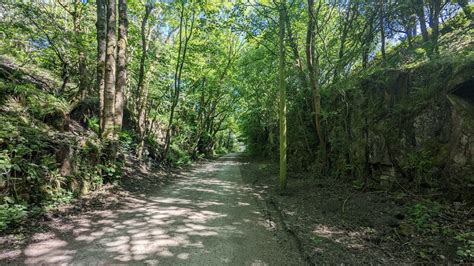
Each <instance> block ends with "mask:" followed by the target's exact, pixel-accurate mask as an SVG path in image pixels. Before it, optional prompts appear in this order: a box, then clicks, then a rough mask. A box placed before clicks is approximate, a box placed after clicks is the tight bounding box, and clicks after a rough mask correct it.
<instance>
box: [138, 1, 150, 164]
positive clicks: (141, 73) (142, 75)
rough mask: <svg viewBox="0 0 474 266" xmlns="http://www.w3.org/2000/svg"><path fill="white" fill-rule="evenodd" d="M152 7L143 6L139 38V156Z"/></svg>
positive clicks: (143, 144) (143, 137)
mask: <svg viewBox="0 0 474 266" xmlns="http://www.w3.org/2000/svg"><path fill="white" fill-rule="evenodd" d="M152 9H153V6H152V5H151V4H147V5H146V6H145V16H144V17H143V19H142V25H141V38H142V55H141V58H140V70H139V72H138V93H139V95H138V99H139V102H138V136H139V139H140V140H139V144H138V148H137V156H138V158H141V157H142V155H143V148H144V146H145V129H146V125H145V122H146V112H145V111H146V103H147V100H148V88H147V86H145V61H146V55H147V52H148V51H147V49H148V48H147V36H146V25H147V22H148V18H149V16H150V13H151V11H152Z"/></svg>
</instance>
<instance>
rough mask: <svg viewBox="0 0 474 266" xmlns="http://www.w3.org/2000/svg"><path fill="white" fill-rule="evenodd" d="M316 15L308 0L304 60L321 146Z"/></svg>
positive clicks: (312, 3) (312, 0)
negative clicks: (306, 66) (306, 65)
mask: <svg viewBox="0 0 474 266" xmlns="http://www.w3.org/2000/svg"><path fill="white" fill-rule="evenodd" d="M315 36H316V17H315V14H314V0H308V29H307V35H306V61H307V64H308V75H309V84H310V86H311V91H312V94H313V108H314V123H315V127H316V132H317V134H318V137H319V142H320V145H321V148H322V149H324V147H325V142H324V138H323V134H322V130H321V122H320V120H321V95H320V93H319V84H318V70H317V64H318V60H319V59H318V58H316V56H315V43H314V42H315Z"/></svg>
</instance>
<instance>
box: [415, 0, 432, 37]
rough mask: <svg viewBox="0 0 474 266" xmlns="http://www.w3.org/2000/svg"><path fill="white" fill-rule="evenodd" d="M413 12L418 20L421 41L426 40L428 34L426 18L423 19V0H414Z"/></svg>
mask: <svg viewBox="0 0 474 266" xmlns="http://www.w3.org/2000/svg"><path fill="white" fill-rule="evenodd" d="M415 13H416V16H417V17H418V21H419V22H420V30H421V36H423V41H424V42H427V41H429V40H430V37H429V35H428V30H427V29H426V19H425V5H424V3H423V0H416V2H415Z"/></svg>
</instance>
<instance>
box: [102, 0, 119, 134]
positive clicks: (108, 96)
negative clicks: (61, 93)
mask: <svg viewBox="0 0 474 266" xmlns="http://www.w3.org/2000/svg"><path fill="white" fill-rule="evenodd" d="M115 1H116V0H107V50H106V56H105V86H104V87H105V88H104V114H103V117H102V123H101V124H102V138H103V139H107V140H113V137H114V117H115V62H116V61H115V48H116V42H117V41H116V28H117V26H116V4H115Z"/></svg>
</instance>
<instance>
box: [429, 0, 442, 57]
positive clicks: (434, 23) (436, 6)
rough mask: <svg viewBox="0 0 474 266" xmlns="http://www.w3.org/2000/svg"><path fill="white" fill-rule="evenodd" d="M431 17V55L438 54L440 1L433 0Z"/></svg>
mask: <svg viewBox="0 0 474 266" xmlns="http://www.w3.org/2000/svg"><path fill="white" fill-rule="evenodd" d="M431 8H432V12H431V13H432V17H431V19H430V20H431V28H432V34H431V41H432V44H431V45H432V54H433V53H436V54H438V52H439V51H438V37H439V15H440V12H441V0H433V2H432V7H431Z"/></svg>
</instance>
